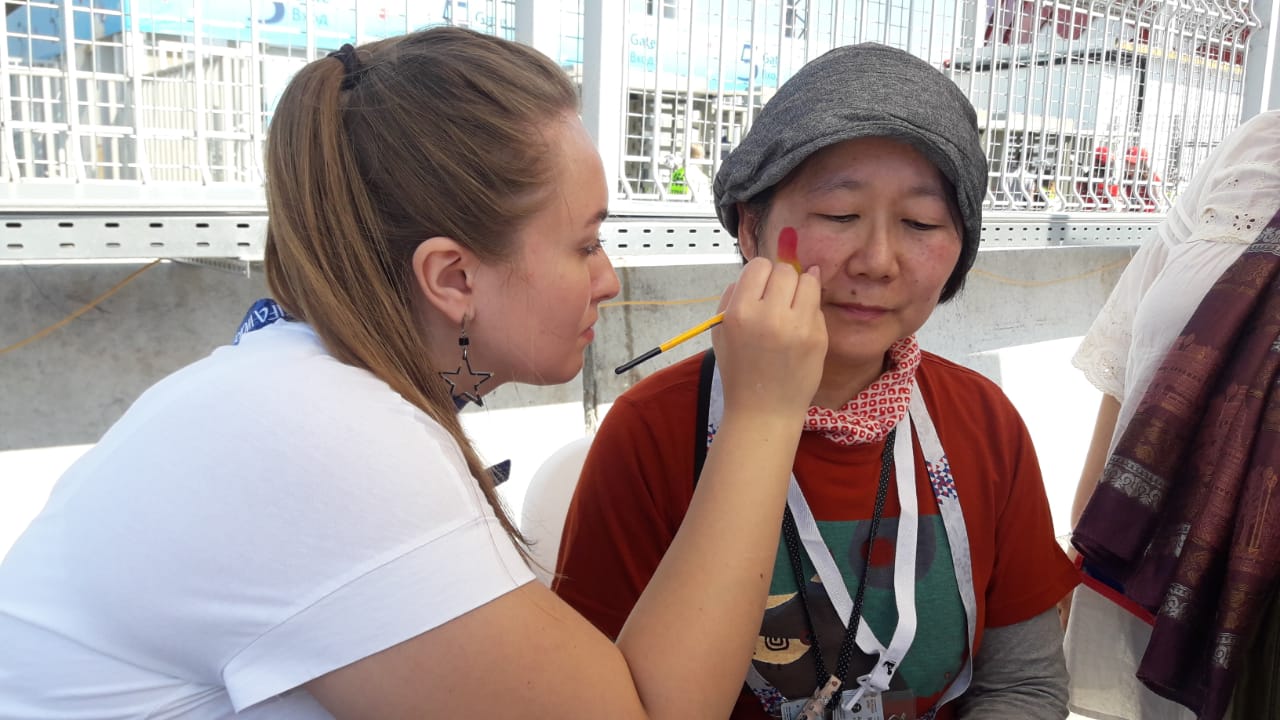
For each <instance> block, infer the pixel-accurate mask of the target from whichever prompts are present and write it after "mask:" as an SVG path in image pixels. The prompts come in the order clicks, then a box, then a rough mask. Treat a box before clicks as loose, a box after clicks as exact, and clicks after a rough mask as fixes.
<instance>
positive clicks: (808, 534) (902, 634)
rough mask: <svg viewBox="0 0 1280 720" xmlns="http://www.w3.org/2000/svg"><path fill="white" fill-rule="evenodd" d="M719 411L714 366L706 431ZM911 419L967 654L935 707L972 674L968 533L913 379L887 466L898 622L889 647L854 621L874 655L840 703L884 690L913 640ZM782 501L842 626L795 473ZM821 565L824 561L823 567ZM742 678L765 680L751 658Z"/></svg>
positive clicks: (825, 554) (833, 571) (843, 606)
mask: <svg viewBox="0 0 1280 720" xmlns="http://www.w3.org/2000/svg"><path fill="white" fill-rule="evenodd" d="M723 417H724V386H723V384H722V383H721V380H720V368H719V367H717V368H716V369H715V373H714V374H713V376H712V382H711V390H710V399H709V404H708V414H707V422H708V428H707V431H708V438H710V437H711V436H713V435H714V430H713V429H714V428H718V427H719V426H720V420H721V418H723ZM913 426H914V429H915V431H916V433H917V434H918V435H919V437H920V450H921V452H922V453H923V454H924V458H925V465H926V467H927V468H928V471H929V480H930V482H931V484H932V489H933V495H934V499H935V500H936V501H937V503H938V510H939V513H940V515H941V516H942V523H943V527H944V529H945V530H946V534H947V543H948V545H949V546H950V549H951V559H952V565H953V570H954V572H955V577H956V584H957V586H958V587H959V591H960V601H961V604H962V605H963V606H964V611H965V620H966V622H967V624H968V628H967V629H968V632H967V635H968V650H969V652H968V657H967V658H966V659H965V664H964V667H963V668H961V670H960V673H959V674H958V675H957V676H956V678H955V680H953V681H952V683H951V686H950V687H949V688H948V689H947V691H946V692H945V693H944V694H943V696H942V697H941V698H940V699H939V700H938V703H937V704H936V705H935V706H934V708H935V709H936V708H939V707H942V706H943V705H944V704H946V703H948V702H950V701H952V700H954V699H955V698H957V697H959V696H960V695H962V694H963V693H964V691H965V690H967V689H968V688H969V682H970V680H971V679H972V677H973V641H974V635H975V632H976V630H977V598H976V593H975V590H974V585H973V563H972V558H971V556H970V550H969V535H968V532H967V531H966V530H965V523H964V515H963V513H962V512H961V509H960V503H959V497H958V495H957V494H956V489H955V483H954V481H953V480H952V478H951V477H950V466H949V464H948V462H947V459H946V453H945V452H944V451H943V449H942V443H941V442H940V441H939V439H938V432H937V430H936V428H935V427H934V425H933V420H932V418H930V417H929V411H928V408H926V407H925V403H924V397H923V396H922V395H921V394H920V387H919V385H917V384H914V383H913V386H912V388H911V401H910V410H909V412H908V416H907V418H905V419H904V421H903V422H902V423H900V427H902V429H903V432H902V433H899V435H900V436H901V437H899V438H897V440H896V441H895V446H894V468H895V472H896V474H897V483H898V500H899V504H900V505H901V506H902V510H901V516H900V518H899V526H898V537H897V540H896V542H895V545H896V550H895V558H894V573H893V584H894V599H895V603H896V605H897V608H898V626H897V627H896V628H894V632H893V636H892V638H891V639H890V641H889V646H888V647H887V648H886V647H884V646H883V645H882V644H881V643H880V641H879V639H877V638H876V637H875V634H874V633H872V632H871V629H870V628H869V627H867V624H866V620H865V619H863V620H862V621H861V622H859V623H858V631H857V635H856V640H857V643H858V647H859V648H860V649H862V651H863V652H865V653H867V654H875V655H878V660H877V662H876V665H875V667H874V668H873V669H872V671H871V672H870V673H868V674H866V675H863V676H862V677H859V678H858V686H859V687H858V689H857V690H856V691H855V692H851V693H844V694H843V699H844V700H845V703H843V704H845V705H846V706H852V704H853V703H855V702H857V700H858V699H859V698H860V697H861V696H862V695H863V694H865V693H866V691H867V690H872V691H874V692H884V691H885V690H887V689H888V688H889V684H890V681H891V680H892V679H893V674H894V672H895V671H896V670H897V669H898V667H899V664H900V663H901V662H902V659H903V657H904V656H905V655H906V653H907V651H908V650H909V649H910V647H911V643H912V642H913V641H914V639H915V633H916V626H917V617H916V608H915V563H916V546H917V544H918V538H919V520H920V516H919V508H918V507H917V503H916V485H915V484H916V475H915V469H916V463H915V453H914V448H913V442H912V433H911V429H912V427H913ZM787 504H788V506H789V507H790V508H791V513H792V515H793V516H794V517H795V520H796V529H797V531H798V532H799V535H800V538H801V540H802V541H803V542H804V547H805V552H806V553H807V554H808V555H809V560H810V561H811V562H813V564H814V567H815V568H816V569H817V570H818V577H819V578H820V579H821V580H822V584H823V587H824V589H825V590H826V592H827V595H828V597H830V598H831V602H832V606H833V607H834V608H835V609H836V612H837V613H839V616H840V618H841V620H842V623H843V624H844V625H846V627H847V625H848V622H849V617H850V615H851V614H852V611H853V601H852V600H851V599H850V597H849V588H848V586H847V585H845V582H844V578H843V576H841V575H840V571H839V568H838V567H837V566H836V565H835V561H834V559H833V558H832V556H831V550H830V549H829V548H827V546H826V543H825V542H823V540H822V537H821V535H819V534H818V531H817V523H816V522H815V521H814V519H813V513H812V511H810V509H809V505H808V503H807V502H806V501H805V500H804V494H803V493H802V492H801V491H800V487H799V485H797V484H796V479H795V475H794V474H793V475H792V476H791V481H790V484H789V485H788V487H787ZM819 548H820V549H819ZM824 566H826V567H825V568H824ZM904 566H909V568H910V572H909V573H908V574H905V575H904V574H903V573H904V569H905V568H904ZM747 684H748V685H750V686H751V687H752V689H753V690H756V691H760V690H762V689H764V688H767V687H768V682H767V681H766V680H765V679H764V677H763V676H761V675H760V673H759V671H757V670H756V668H755V665H754V663H753V664H752V665H751V667H750V668H749V669H748V671H747Z"/></svg>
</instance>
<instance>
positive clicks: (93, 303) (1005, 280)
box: [0, 260, 1129, 355]
mask: <svg viewBox="0 0 1280 720" xmlns="http://www.w3.org/2000/svg"><path fill="white" fill-rule="evenodd" d="M1128 262H1129V261H1128V260H1117V261H1116V262H1113V263H1109V264H1107V265H1103V266H1102V267H1099V268H1094V269H1093V270H1089V271H1087V272H1082V273H1079V274H1077V275H1072V276H1070V277H1065V278H1056V279H1054V280H1018V279H1016V278H1010V277H1005V276H1003V275H997V274H996V273H993V272H987V271H986V270H978V269H974V270H971V271H970V272H969V274H970V275H978V276H980V277H985V278H987V279H990V280H994V281H995V282H998V283H1001V284H1004V285H1013V286H1015V287H1026V288H1031V287H1047V286H1049V285H1058V284H1061V283H1066V282H1072V281H1075V280H1083V279H1084V278H1087V277H1089V276H1091V275H1101V274H1102V273H1104V272H1107V271H1108V270H1112V269H1115V268H1119V267H1123V266H1125V265H1126V264H1128ZM159 263H160V260H152V261H151V262H149V263H147V264H146V265H143V266H142V267H140V268H138V269H137V270H135V271H133V272H132V273H130V274H129V276H128V277H126V278H125V279H123V280H121V281H120V282H118V283H116V284H115V285H113V286H112V287H111V289H109V290H107V291H106V292H104V293H102V294H101V295H99V296H98V297H96V298H94V299H92V300H90V301H89V302H87V303H85V304H84V305H83V306H81V307H80V308H79V309H77V310H76V311H75V312H73V313H71V314H70V315H68V316H66V317H64V318H63V319H61V320H59V321H58V322H56V323H54V324H52V325H50V326H49V327H47V328H45V329H43V330H41V331H40V332H38V333H36V334H34V335H32V336H31V337H28V338H26V339H24V340H20V341H18V342H16V343H14V344H12V345H9V346H8V347H4V348H0V355H4V354H5V353H10V352H13V351H14V350H17V349H19V348H22V347H25V346H27V345H30V344H31V343H33V342H36V341H37V340H40V339H42V338H44V337H46V336H48V335H51V334H53V333H54V332H57V331H58V330H59V329H61V328H63V327H65V326H66V325H68V324H69V323H71V322H72V321H74V320H75V319H76V318H78V317H80V316H81V315H84V314H85V313H87V312H89V311H90V310H92V309H94V308H95V307H97V306H98V305H100V304H102V303H103V302H104V301H105V300H106V299H107V298H109V297H111V296H112V295H115V294H116V293H117V292H120V290H121V289H122V288H124V286H125V285H128V284H129V283H131V282H133V281H134V280H136V279H137V278H138V276H139V275H141V274H142V273H144V272H146V271H148V270H150V269H151V268H153V267H155V266H156V265H158V264H159ZM719 299H720V296H719V295H708V296H707V297H700V298H691V299H688V300H618V301H615V302H607V303H600V307H602V308H610V307H624V306H628V305H635V306H642V305H654V306H670V305H697V304H701V303H708V302H716V301H718V300H719ZM694 334H697V333H694Z"/></svg>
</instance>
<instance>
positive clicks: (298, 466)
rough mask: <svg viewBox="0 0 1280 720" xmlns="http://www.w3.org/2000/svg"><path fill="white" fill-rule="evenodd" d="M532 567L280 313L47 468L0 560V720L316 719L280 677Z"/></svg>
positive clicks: (405, 409) (387, 409)
mask: <svg viewBox="0 0 1280 720" xmlns="http://www.w3.org/2000/svg"><path fill="white" fill-rule="evenodd" d="M531 580H533V574H532V572H531V571H530V570H529V568H528V567H527V566H526V565H525V563H524V562H523V560H522V559H521V557H520V555H519V553H518V552H517V550H516V548H515V546H514V545H513V543H512V542H511V540H510V539H509V538H508V537H507V535H506V533H505V532H504V531H503V529H502V527H501V525H500V524H499V523H498V521H497V520H496V519H495V518H494V516H493V513H492V512H491V510H490V508H489V506H488V503H487V502H486V501H485V499H484V497H483V495H482V494H481V493H480V490H479V488H478V486H477V485H476V483H475V481H474V480H473V479H472V478H471V476H470V474H469V473H468V471H467V468H466V463H465V461H464V459H463V457H462V454H461V452H460V450H459V448H458V447H457V445H456V444H455V443H454V441H453V440H452V438H451V437H450V436H449V435H448V433H447V432H445V431H444V430H443V429H442V428H441V427H440V426H439V425H438V424H437V423H435V422H434V421H432V420H431V419H430V418H429V417H428V416H427V415H426V414H425V413H423V412H421V411H420V410H418V409H417V408H415V407H414V406H412V405H410V404H409V403H408V402H406V401H405V400H404V399H403V398H401V397H400V396H399V395H398V394H396V393H395V392H394V391H392V390H391V389H390V388H389V387H388V386H387V385H386V384H385V383H383V382H382V381H380V380H378V379H377V378H376V377H374V376H373V375H372V374H370V373H368V372H366V371H364V370H360V369H357V368H354V367H351V366H349V365H344V364H342V363H340V362H338V361H337V360H335V359H334V358H333V357H331V356H330V355H329V354H328V353H327V352H326V351H325V349H324V347H323V345H322V344H321V342H320V341H319V339H318V338H317V337H316V335H315V334H314V333H313V332H312V331H311V330H310V329H309V328H308V327H307V326H306V325H303V324H301V323H293V322H278V323H275V324H274V325H271V326H269V327H267V328H264V329H262V330H258V331H255V332H252V333H249V334H248V335H246V336H245V337H244V339H243V340H242V341H241V343H240V345H238V346H232V347H223V348H219V349H218V350H216V351H215V352H214V353H213V354H212V355H210V356H209V357H207V358H205V359H204V360H201V361H199V362H197V363H195V364H193V365H191V366H189V367H186V368H184V369H182V370H180V371H178V372H177V373H175V374H174V375H172V376H170V377H168V378H166V379H165V380H163V381H161V382H160V383H158V384H157V385H155V386H154V387H152V388H151V389H149V390H148V391H147V392H146V393H144V394H143V395H142V397H141V398H139V399H138V401H137V402H136V403H134V405H133V407H131V408H130V409H129V411H128V412H127V413H126V414H125V415H124V417H122V418H121V419H120V421H119V422H117V423H116V424H115V425H114V426H113V427H112V428H111V429H110V430H109V431H108V432H107V434H106V435H105V436H104V437H103V438H102V440H101V441H100V442H99V443H98V445H97V446H96V447H94V448H93V449H92V450H90V451H89V452H88V453H87V454H86V455H85V456H84V457H83V458H82V459H81V460H80V461H79V462H78V463H76V464H75V465H74V466H73V467H72V468H71V469H69V470H68V471H67V473H66V474H65V475H64V476H63V477H62V478H61V479H60V480H59V481H58V483H57V484H56V486H55V487H54V489H53V492H52V494H51V496H50V498H49V503H48V505H47V506H46V507H45V508H44V510H43V511H42V512H41V513H40V515H39V516H38V517H37V518H36V519H35V521H34V522H33V523H32V525H31V527H30V528H29V529H28V530H27V532H26V533H25V534H24V535H23V536H22V537H21V538H20V539H19V540H18V542H17V543H16V544H15V545H14V546H13V548H12V550H11V551H10V553H9V555H8V556H7V558H6V559H5V561H4V564H3V565H0V718H22V719H23V720H40V719H43V718H72V717H74V718H96V719H102V720H106V719H108V718H143V717H145V718H177V717H181V718H198V719H202V720H203V719H206V718H227V717H232V716H234V717H243V718H328V717H330V716H329V714H328V713H327V712H325V710H324V709H323V708H321V707H320V706H319V705H318V704H317V703H316V702H315V700H314V699H313V698H311V697H310V695H309V694H307V693H306V692H305V691H304V690H299V689H297V688H298V686H299V685H302V684H303V683H306V682H307V681H309V680H311V679H314V678H316V677H318V676H320V675H323V674H325V673H327V672H329V671H331V670H334V669H336V668H340V667H342V666H345V665H348V664H350V663H352V662H354V661H356V660H359V659H361V658H364V657H367V656H369V655H371V654H373V653H376V652H379V651H381V650H383V649H386V648H388V647H391V646H393V645H396V644H398V643H400V642H402V641H404V640H407V639H409V638H412V637H414V636H416V635H419V634H421V633H423V632H426V631H428V630H430V629H432V628H434V627H437V626H439V625H441V624H443V623H445V622H448V621H449V620H450V619H452V618H455V617H458V616H459V615H461V614H463V613H466V612H468V611H470V610H472V609H474V608H476V607H478V606H480V605H483V604H485V603H487V602H489V601H490V600H492V599H494V598H496V597H498V596H500V595H502V594H504V593H506V592H509V591H510V590H512V589H514V588H516V587H518V586H520V585H523V584H524V583H527V582H530V581H531ZM237 713H238V714H237Z"/></svg>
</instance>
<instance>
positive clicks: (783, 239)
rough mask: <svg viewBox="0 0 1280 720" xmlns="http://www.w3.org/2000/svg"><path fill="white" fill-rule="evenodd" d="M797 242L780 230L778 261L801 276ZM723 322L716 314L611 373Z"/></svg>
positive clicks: (787, 231) (790, 229)
mask: <svg viewBox="0 0 1280 720" xmlns="http://www.w3.org/2000/svg"><path fill="white" fill-rule="evenodd" d="M799 242H800V237H799V235H798V234H797V233H796V229H795V228H793V227H785V228H782V232H781V233H779V234H778V260H779V261H780V262H785V263H787V264H788V265H790V266H791V267H793V268H795V270H796V272H797V273H802V274H803V273H804V268H802V267H801V266H800V260H799V258H798V257H797V246H798V245H799ZM723 321H724V313H723V312H719V313H716V314H715V315H712V316H711V317H710V318H707V319H706V320H704V321H703V322H701V323H698V324H697V325H695V326H693V327H691V328H689V329H688V330H685V331H684V332H682V333H680V334H679V335H676V336H675V337H673V338H671V339H670V340H668V341H666V342H664V343H662V344H661V345H659V346H658V347H656V348H653V349H652V350H649V351H647V352H645V353H644V354H642V355H640V356H638V357H636V358H633V359H631V360H628V361H627V362H625V363H623V364H621V365H619V366H618V367H616V368H614V371H613V372H614V373H615V374H617V375H621V374H622V373H624V372H626V371H628V370H630V369H631V368H633V367H635V366H637V365H639V364H640V363H642V362H644V361H645V360H648V359H650V358H654V357H657V356H658V355H661V354H662V353H664V352H666V351H668V350H670V349H671V348H673V347H675V346H677V345H679V344H681V343H683V342H684V341H686V340H689V339H692V338H695V337H697V336H698V335H701V334H702V333H704V332H706V331H707V330H710V329H711V328H713V327H715V326H717V325H719V324H720V323H721V322H723Z"/></svg>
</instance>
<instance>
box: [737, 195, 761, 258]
mask: <svg viewBox="0 0 1280 720" xmlns="http://www.w3.org/2000/svg"><path fill="white" fill-rule="evenodd" d="M759 225H760V217H759V216H758V215H756V213H754V212H752V211H751V209H750V208H748V207H747V205H746V203H738V249H739V250H740V251H741V252H742V257H743V259H744V260H752V259H754V258H755V257H756V255H758V254H759V252H760V244H759V242H758V238H759V237H760V233H759V230H760V228H759Z"/></svg>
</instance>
